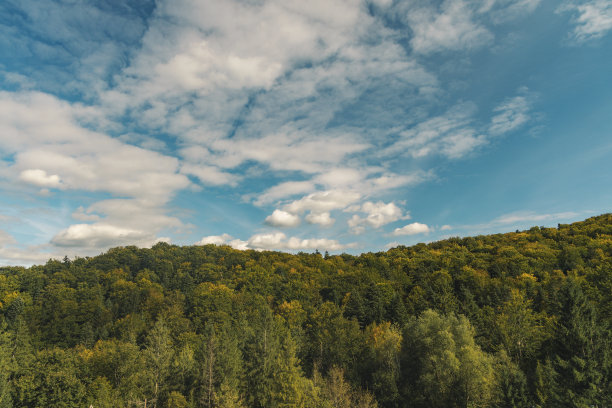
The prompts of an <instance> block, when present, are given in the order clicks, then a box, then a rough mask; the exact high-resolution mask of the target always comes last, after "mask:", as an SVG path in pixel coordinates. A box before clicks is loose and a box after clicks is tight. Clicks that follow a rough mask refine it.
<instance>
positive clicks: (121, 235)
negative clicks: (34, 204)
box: [51, 224, 156, 248]
mask: <svg viewBox="0 0 612 408" xmlns="http://www.w3.org/2000/svg"><path fill="white" fill-rule="evenodd" d="M155 242H156V238H155V236H154V235H151V234H149V233H147V232H145V231H137V230H133V229H128V228H121V227H117V226H114V225H105V224H74V225H71V226H70V227H68V228H66V229H64V230H62V231H60V232H59V233H58V234H57V235H56V236H55V237H53V239H52V240H51V243H52V244H54V245H57V246H60V247H84V248H105V247H109V246H113V245H136V244H140V245H142V246H150V245H152V244H153V243H155ZM143 243H144V245H143Z"/></svg>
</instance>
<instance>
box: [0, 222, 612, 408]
mask: <svg viewBox="0 0 612 408" xmlns="http://www.w3.org/2000/svg"><path fill="white" fill-rule="evenodd" d="M320 250H321V251H323V252H324V251H325V248H320ZM611 321H612V215H611V214H606V215H602V216H599V217H594V218H591V219H588V220H586V221H584V222H579V223H575V224H571V225H559V226H558V228H539V227H534V228H532V229H530V230H528V231H523V232H516V233H508V234H498V235H490V236H479V237H472V238H451V239H448V240H445V241H440V242H436V243H432V244H428V245H425V244H419V245H416V246H413V247H398V248H394V249H391V250H389V251H387V252H382V253H366V254H363V255H361V256H351V255H339V256H329V255H327V254H325V255H322V254H320V253H315V254H306V253H300V254H297V255H291V254H286V253H280V252H256V251H238V250H234V249H231V248H230V247H227V246H222V247H217V246H213V245H207V246H190V247H178V246H173V245H168V244H157V245H155V246H154V247H153V248H151V249H138V248H136V247H122V248H114V249H111V250H109V251H108V252H107V253H105V254H102V255H99V256H96V257H93V258H77V259H74V260H69V259H67V258H66V259H65V260H64V261H63V262H60V261H55V260H51V261H49V262H47V264H46V265H42V266H33V267H31V268H22V267H5V268H0V408H5V407H45V408H47V407H89V406H90V405H93V407H95V408H98V407H100V408H102V407H144V406H147V407H271V408H274V407H330V408H331V407H363V408H366V407H376V406H378V407H381V408H387V407H534V406H537V407H561V406H562V407H589V406H593V407H610V406H612V388H611V384H610V379H611V361H612V356H611V350H612V344H611V338H612V336H611Z"/></svg>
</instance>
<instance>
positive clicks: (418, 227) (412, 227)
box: [393, 222, 431, 235]
mask: <svg viewBox="0 0 612 408" xmlns="http://www.w3.org/2000/svg"><path fill="white" fill-rule="evenodd" d="M430 230H431V229H430V228H429V227H428V226H427V225H425V224H421V223H418V222H413V223H412V224H408V225H405V226H403V227H401V228H396V229H395V230H394V231H393V235H416V234H426V233H428V232H429V231H430Z"/></svg>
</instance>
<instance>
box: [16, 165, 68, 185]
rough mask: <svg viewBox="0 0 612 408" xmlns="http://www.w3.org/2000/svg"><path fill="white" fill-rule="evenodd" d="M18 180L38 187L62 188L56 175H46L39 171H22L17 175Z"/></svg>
mask: <svg viewBox="0 0 612 408" xmlns="http://www.w3.org/2000/svg"><path fill="white" fill-rule="evenodd" d="M19 179H20V180H22V181H25V182H26V183H29V184H33V185H35V186H38V187H52V188H59V187H61V186H62V182H61V180H60V177H59V176H58V175H57V174H47V172H46V171H44V170H41V169H28V170H23V171H22V172H21V173H20V174H19Z"/></svg>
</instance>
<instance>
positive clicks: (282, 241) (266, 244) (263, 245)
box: [248, 232, 354, 251]
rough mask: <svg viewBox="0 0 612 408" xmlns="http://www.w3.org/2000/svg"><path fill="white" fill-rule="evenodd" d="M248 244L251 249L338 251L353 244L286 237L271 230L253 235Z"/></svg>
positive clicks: (322, 239) (320, 239) (323, 239)
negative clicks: (270, 231)
mask: <svg viewBox="0 0 612 408" xmlns="http://www.w3.org/2000/svg"><path fill="white" fill-rule="evenodd" d="M248 245H249V247H250V248H253V249H268V250H271V249H276V250H282V249H286V250H308V249H310V250H312V249H319V250H327V251H338V250H342V249H346V248H350V247H353V246H354V245H353V244H349V245H343V244H340V243H339V242H338V241H336V240H332V239H326V238H310V239H302V238H297V237H291V238H289V239H287V236H286V235H285V234H283V233H282V232H272V233H264V234H256V235H253V236H252V237H251V238H249V240H248Z"/></svg>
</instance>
